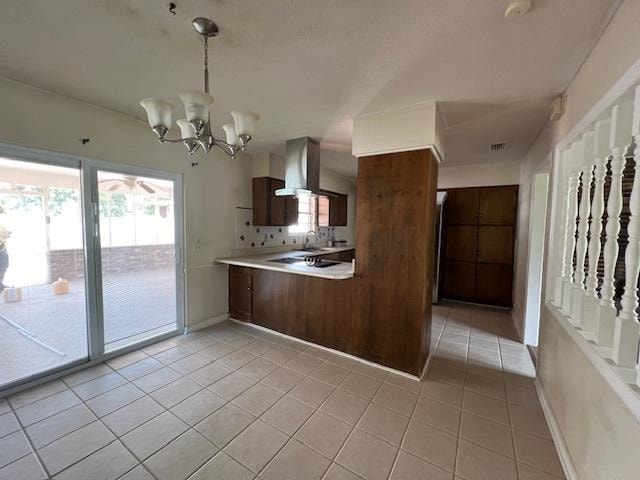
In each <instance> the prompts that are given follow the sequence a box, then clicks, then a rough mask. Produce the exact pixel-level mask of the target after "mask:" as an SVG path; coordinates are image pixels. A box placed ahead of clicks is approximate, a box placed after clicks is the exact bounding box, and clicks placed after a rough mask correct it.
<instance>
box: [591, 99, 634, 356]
mask: <svg viewBox="0 0 640 480" xmlns="http://www.w3.org/2000/svg"><path fill="white" fill-rule="evenodd" d="M632 113H633V103H632V102H626V103H621V104H619V105H616V106H615V107H613V110H612V112H611V133H610V135H609V151H610V153H611V190H610V191H609V198H608V199H607V228H606V232H607V238H606V241H605V243H604V254H603V256H604V279H603V282H602V288H601V289H600V303H599V305H598V320H597V321H598V332H597V335H598V337H597V339H596V342H597V343H598V344H599V345H602V346H605V347H610V346H612V344H613V333H614V327H615V320H616V313H617V312H616V307H615V304H614V302H613V296H614V294H615V284H614V275H615V269H616V262H617V260H618V251H619V246H618V235H619V233H620V212H621V211H622V171H623V170H624V164H625V159H624V152H625V149H626V147H627V145H628V144H629V140H630V139H631V119H632Z"/></svg>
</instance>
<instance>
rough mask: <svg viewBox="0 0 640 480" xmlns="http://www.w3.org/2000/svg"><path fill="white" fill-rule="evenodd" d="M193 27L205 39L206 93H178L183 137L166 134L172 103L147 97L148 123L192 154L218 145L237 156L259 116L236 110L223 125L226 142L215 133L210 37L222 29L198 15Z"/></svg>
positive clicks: (163, 139)
mask: <svg viewBox="0 0 640 480" xmlns="http://www.w3.org/2000/svg"><path fill="white" fill-rule="evenodd" d="M193 28H194V29H195V31H196V32H197V33H198V34H199V35H201V36H202V38H204V92H203V91H199V90H191V91H186V92H182V93H180V94H179V95H178V96H179V97H180V99H181V100H182V103H183V104H184V111H185V114H186V117H187V118H181V119H179V120H176V124H177V125H178V127H179V128H180V137H181V138H179V139H175V140H174V139H169V138H166V137H165V135H166V134H167V132H168V131H169V129H170V128H171V117H172V115H173V110H174V108H175V107H174V106H173V105H172V104H171V103H169V102H166V101H164V100H160V99H158V98H145V99H143V100H141V101H140V105H141V106H142V108H144V109H145V110H146V111H147V117H148V119H149V125H150V126H151V129H152V130H153V131H154V132H155V134H156V135H157V136H158V139H159V140H160V143H182V144H183V145H184V146H185V147H186V149H187V152H188V153H189V155H193V154H194V153H195V152H197V151H198V149H199V148H200V147H202V149H203V150H204V151H205V152H207V153H209V151H210V150H211V148H212V147H213V146H214V145H215V146H217V147H219V148H220V149H222V151H223V152H224V153H226V154H227V155H229V156H230V157H233V158H235V156H236V155H237V154H238V153H239V152H244V151H245V150H246V148H247V144H248V143H249V141H250V140H251V136H252V135H253V132H254V130H255V125H256V122H257V121H258V120H259V118H260V116H259V115H258V114H257V113H253V112H250V111H239V110H233V111H232V112H231V116H232V117H233V122H234V123H227V124H225V125H223V126H222V129H223V130H224V132H225V134H226V141H222V140H220V139H217V138H215V137H214V136H213V134H212V133H211V113H210V112H209V106H210V105H211V104H212V103H213V97H212V96H211V95H210V94H209V54H208V40H209V38H211V37H215V36H217V35H218V33H219V29H218V26H217V25H216V24H215V22H213V21H212V20H209V19H208V18H204V17H198V18H195V19H194V20H193ZM195 165H198V162H197V161H193V162H192V163H191V166H195Z"/></svg>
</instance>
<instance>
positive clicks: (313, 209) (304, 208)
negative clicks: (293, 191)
mask: <svg viewBox="0 0 640 480" xmlns="http://www.w3.org/2000/svg"><path fill="white" fill-rule="evenodd" d="M317 198H318V197H315V196H313V195H301V196H299V197H298V222H297V223H294V224H293V225H289V235H304V234H305V233H307V232H308V231H309V230H315V229H316V227H317V215H318V202H317V201H316V199H317ZM327 214H328V209H327Z"/></svg>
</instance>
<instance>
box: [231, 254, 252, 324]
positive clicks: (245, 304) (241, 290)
mask: <svg viewBox="0 0 640 480" xmlns="http://www.w3.org/2000/svg"><path fill="white" fill-rule="evenodd" d="M229 315H231V316H232V317H233V318H235V319H237V320H251V318H252V316H253V273H252V269H251V268H245V267H236V266H233V265H232V266H230V267H229Z"/></svg>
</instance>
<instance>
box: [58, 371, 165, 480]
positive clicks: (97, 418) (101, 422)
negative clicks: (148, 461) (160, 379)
mask: <svg viewBox="0 0 640 480" xmlns="http://www.w3.org/2000/svg"><path fill="white" fill-rule="evenodd" d="M123 368H124V367H123ZM116 373H117V372H116ZM120 376H122V375H120ZM122 378H125V377H122ZM125 380H126V378H125ZM65 383H66V382H65ZM127 383H131V382H127ZM123 385H126V383H124V384H122V385H120V386H123ZM134 386H135V385H134ZM116 388H118V387H116ZM136 388H137V387H136ZM71 390H72V391H73V389H71ZM112 390H115V389H112ZM110 391H111V390H108V391H107V392H104V393H108V392H110ZM141 391H142V390H141ZM73 393H74V395H76V396H77V397H78V399H79V400H80V402H82V404H83V405H84V406H85V408H87V409H89V411H91V412H92V413H94V414H95V412H94V411H93V410H92V409H91V407H89V405H87V404H86V402H85V401H84V400H83V399H82V398H80V396H79V395H78V394H77V393H76V392H75V391H73ZM143 393H145V392H143ZM101 395H102V394H101ZM145 395H146V394H145ZM97 396H99V395H96V397H97ZM96 397H92V398H96ZM143 397H144V395H143ZM143 397H139V398H143ZM139 398H138V399H139ZM138 399H136V400H138ZM88 400H90V399H88ZM134 401H135V400H133V401H131V402H129V403H127V404H126V405H130V404H131V403H133V402H134ZM126 405H124V406H126ZM161 406H162V407H163V408H164V405H161ZM114 411H115V410H114ZM109 413H112V412H109ZM154 418H155V417H154ZM96 421H97V422H100V425H102V426H103V427H104V428H105V429H107V431H109V433H111V435H113V436H114V440H112V441H111V442H109V443H107V444H106V445H103V446H102V447H100V448H99V449H97V450H95V451H93V452H91V453H89V454H88V455H86V456H84V457H82V458H81V459H79V460H77V461H76V462H73V463H72V464H70V465H67V466H66V467H65V468H63V469H62V470H60V471H59V472H58V473H57V474H56V475H59V474H61V473H62V472H64V471H65V470H68V469H69V468H71V467H72V466H74V465H77V464H78V463H80V462H82V461H83V460H85V459H86V458H89V457H90V456H91V455H93V454H94V453H96V452H99V451H100V450H102V449H103V448H105V447H107V446H109V445H111V444H112V443H114V442H116V441H118V442H119V443H120V444H121V445H122V446H123V447H124V448H125V449H126V450H127V452H129V454H130V455H131V456H132V457H133V459H134V460H136V461H138V465H142V462H140V461H139V460H138V457H136V456H135V455H134V454H133V452H132V451H131V450H129V448H128V447H127V446H126V445H125V444H124V442H122V441H121V440H120V437H119V436H118V435H117V434H116V433H115V432H113V431H112V430H111V429H110V428H109V426H108V425H107V424H105V423H104V422H103V421H102V417H99V416H98V415H96ZM92 423H94V422H91V423H88V424H87V425H85V427H86V426H88V425H91V424H92ZM80 428H84V427H80ZM77 430H80V429H76V430H74V431H77ZM68 435H69V434H67V435H63V436H62V437H60V438H59V439H57V440H55V441H58V440H60V439H62V438H64V437H66V436H68ZM51 443H53V442H51ZM51 443H50V444H49V445H51ZM138 465H136V466H135V467H133V468H136V467H137V466H138ZM133 468H132V469H131V470H133ZM143 468H144V469H145V470H147V469H146V467H145V466H144V465H143ZM131 470H129V471H131ZM127 473H128V472H125V473H124V474H123V475H126V474H127ZM148 473H149V474H151V472H148ZM123 475H121V476H120V477H122V476H123ZM151 476H152V477H153V478H154V479H156V477H155V475H151ZM156 480H157V479H156Z"/></svg>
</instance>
